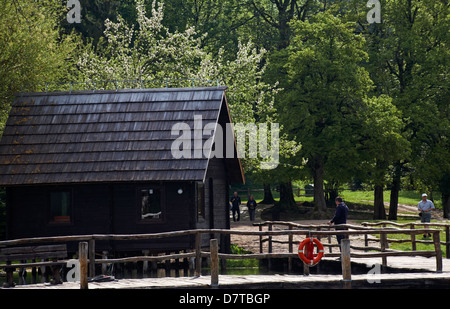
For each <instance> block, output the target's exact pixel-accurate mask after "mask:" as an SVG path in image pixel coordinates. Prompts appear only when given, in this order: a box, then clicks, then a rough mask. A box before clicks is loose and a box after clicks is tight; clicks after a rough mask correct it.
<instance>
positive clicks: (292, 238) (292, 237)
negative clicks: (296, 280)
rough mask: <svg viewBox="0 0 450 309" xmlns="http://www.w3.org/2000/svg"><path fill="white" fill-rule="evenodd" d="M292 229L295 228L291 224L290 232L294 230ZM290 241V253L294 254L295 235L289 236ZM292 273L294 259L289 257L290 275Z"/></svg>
mask: <svg viewBox="0 0 450 309" xmlns="http://www.w3.org/2000/svg"><path fill="white" fill-rule="evenodd" d="M292 229H293V226H292V225H291V224H289V230H292ZM288 240H289V253H292V252H293V242H294V235H292V234H289V237H288ZM291 272H292V258H291V257H289V258H288V273H291Z"/></svg>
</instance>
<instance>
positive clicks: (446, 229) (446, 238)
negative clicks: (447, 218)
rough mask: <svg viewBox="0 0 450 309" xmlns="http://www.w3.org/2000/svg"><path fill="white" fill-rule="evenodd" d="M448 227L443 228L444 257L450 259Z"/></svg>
mask: <svg viewBox="0 0 450 309" xmlns="http://www.w3.org/2000/svg"><path fill="white" fill-rule="evenodd" d="M449 241H450V226H448V225H447V226H446V227H445V255H446V257H447V259H450V242H449Z"/></svg>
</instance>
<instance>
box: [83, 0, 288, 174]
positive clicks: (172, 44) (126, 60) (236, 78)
mask: <svg viewBox="0 0 450 309" xmlns="http://www.w3.org/2000/svg"><path fill="white" fill-rule="evenodd" d="M136 11H137V25H136V26H135V25H133V24H132V25H130V24H129V23H127V22H126V21H125V20H124V19H123V18H122V17H121V16H120V15H119V16H118V17H117V22H113V21H111V20H108V19H107V20H106V21H105V32H104V37H105V38H104V39H103V40H100V42H99V44H98V45H96V46H94V45H93V44H91V45H90V46H89V48H88V49H87V50H86V51H85V52H84V53H83V55H82V56H81V57H80V59H79V61H78V67H79V72H80V73H79V74H80V79H84V80H85V81H86V82H93V83H95V84H96V85H97V89H98V88H100V87H101V88H114V87H116V86H123V84H125V85H126V86H128V87H141V86H144V87H155V86H161V85H164V83H167V84H169V83H175V84H171V85H176V86H188V87H190V86H192V85H196V86H199V85H201V86H204V85H205V84H206V85H208V86H211V85H213V86H216V85H217V82H219V83H220V84H221V85H226V86H227V87H228V89H227V98H228V101H229V103H230V113H231V118H232V120H233V122H234V123H241V124H243V125H246V124H254V123H256V122H260V123H261V122H263V123H264V122H266V123H274V122H276V119H277V118H276V117H277V113H276V110H275V108H274V97H275V95H276V94H277V93H278V91H279V89H278V86H277V84H274V85H270V84H267V83H265V82H263V81H262V76H263V74H264V70H265V68H266V65H267V63H264V60H265V58H264V57H265V54H266V51H265V50H258V49H257V48H256V47H255V46H254V44H253V43H252V42H251V41H248V42H246V43H244V42H241V41H239V42H238V45H237V53H236V55H235V58H234V59H233V60H227V59H225V57H224V54H225V49H224V48H221V49H219V50H218V51H217V53H215V54H212V53H210V52H208V51H207V50H206V48H204V46H203V44H202V42H203V39H204V38H205V37H206V34H203V35H199V34H198V33H197V31H196V29H195V27H189V28H186V29H185V30H183V31H175V32H171V31H170V29H169V28H168V27H166V26H164V25H163V19H164V5H163V4H162V3H160V4H159V5H157V3H156V1H153V3H152V6H151V12H150V14H149V15H150V16H148V14H147V9H146V6H145V5H144V1H143V0H137V1H136ZM103 81H106V82H103ZM211 83H212V84H211ZM282 136H283V135H282ZM264 160H265V159H264V158H261V157H257V158H248V157H246V158H243V160H242V161H243V164H244V171H245V172H248V171H250V170H255V169H256V170H258V169H260V164H261V162H264Z"/></svg>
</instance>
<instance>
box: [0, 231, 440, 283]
mask: <svg viewBox="0 0 450 309" xmlns="http://www.w3.org/2000/svg"><path fill="white" fill-rule="evenodd" d="M278 224H281V225H285V226H288V229H285V230H277V231H274V230H267V231H262V230H260V231H238V230H220V229H198V230H187V231H175V232H166V233H157V234H134V235H84V236H60V237H39V238H27V239H17V240H7V241H1V242H0V247H11V246H20V245H27V244H38V243H67V242H72V241H73V242H78V243H79V260H80V269H81V270H82V273H81V274H80V278H81V285H80V286H81V287H82V288H87V287H88V285H87V277H88V273H89V275H90V276H91V277H94V276H95V264H99V263H100V264H103V263H127V262H137V261H144V262H145V261H147V262H148V261H154V262H159V261H165V260H170V259H183V258H195V276H200V275H201V260H202V257H210V258H211V274H212V276H211V284H212V285H217V284H218V264H219V263H218V260H219V259H271V258H289V259H292V258H297V256H298V253H297V252H295V251H294V249H293V244H294V243H293V237H294V236H304V237H310V236H313V237H318V238H323V237H328V239H330V238H331V237H332V236H336V235H344V236H347V237H349V236H354V235H380V238H383V237H384V236H385V235H387V234H406V235H415V234H423V233H425V232H426V233H431V234H433V243H434V249H435V250H434V251H410V252H405V251H393V250H389V249H388V248H386V246H385V247H383V245H382V246H381V251H382V252H369V253H354V252H352V253H350V252H348V259H350V257H354V258H374V257H380V258H382V259H383V263H385V260H386V258H387V257H389V256H426V257H432V256H434V257H436V271H437V272H442V253H441V247H440V235H439V234H440V230H433V229H397V228H382V229H377V228H368V227H363V226H354V225H341V226H339V227H340V228H347V230H332V229H333V228H335V227H329V226H317V225H297V224H291V223H283V222H281V223H280V222H266V223H264V224H261V225H260V226H261V229H262V226H263V225H267V226H268V227H269V229H271V228H270V227H273V226H274V225H278ZM300 227H301V228H304V229H298V228H300ZM204 234H206V235H207V237H209V236H210V235H213V234H215V235H248V236H259V237H260V241H261V242H263V240H264V239H263V238H264V237H269V239H271V237H275V236H286V237H287V238H288V252H276V253H274V252H269V253H263V252H262V251H261V252H260V253H252V254H245V255H236V254H225V253H218V245H217V243H216V240H214V239H213V240H212V241H211V242H210V248H209V251H202V247H201V246H202V235H204ZM186 235H195V249H194V250H193V251H192V252H188V253H181V254H171V255H163V256H136V257H126V258H118V259H96V257H95V242H96V241H105V240H106V241H118V240H150V239H161V238H169V237H180V236H186ZM273 241H274V240H272V242H273ZM324 245H326V246H328V247H329V248H330V249H331V248H332V247H333V246H335V245H332V244H330V243H329V244H324ZM269 248H270V240H269ZM349 248H350V247H349ZM269 251H271V250H270V249H269ZM344 253H346V252H342V253H333V252H332V251H331V250H330V252H326V253H325V257H342V258H343V260H347V257H345V259H344V257H343V256H342V255H343V254H344ZM44 263H48V262H44ZM34 265H35V266H39V265H40V263H34ZM20 266H22V267H25V266H26V264H21V265H20ZM6 267H18V266H17V265H0V268H6ZM348 267H350V264H349V263H348ZM349 272H350V269H347V268H346V269H343V274H348V273H349Z"/></svg>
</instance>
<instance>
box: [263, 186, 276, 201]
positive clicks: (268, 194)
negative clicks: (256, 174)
mask: <svg viewBox="0 0 450 309" xmlns="http://www.w3.org/2000/svg"><path fill="white" fill-rule="evenodd" d="M260 204H275V200H274V199H273V195H272V190H270V184H268V183H265V184H264V199H263V200H262V201H261V202H260Z"/></svg>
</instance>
